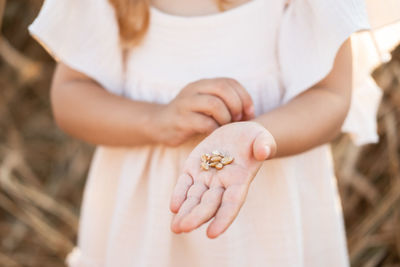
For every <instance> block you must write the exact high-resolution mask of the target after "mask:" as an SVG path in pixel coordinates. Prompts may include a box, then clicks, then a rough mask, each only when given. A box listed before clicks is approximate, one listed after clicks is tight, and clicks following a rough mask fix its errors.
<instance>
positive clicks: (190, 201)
mask: <svg viewBox="0 0 400 267" xmlns="http://www.w3.org/2000/svg"><path fill="white" fill-rule="evenodd" d="M207 189H208V187H207V186H206V185H205V184H204V183H202V182H197V183H194V184H193V185H192V186H191V187H190V188H189V191H188V193H187V198H186V200H185V201H184V202H183V204H182V205H181V207H180V209H179V212H178V213H177V214H176V215H175V217H174V218H173V220H172V224H171V230H172V231H173V232H175V233H180V232H181V229H180V227H179V224H180V221H181V220H182V218H183V217H185V216H186V215H187V214H188V213H189V212H190V211H191V210H192V209H193V208H194V207H195V206H196V205H197V204H198V203H199V202H200V199H201V196H202V195H203V193H204V192H205V191H206V190H207Z"/></svg>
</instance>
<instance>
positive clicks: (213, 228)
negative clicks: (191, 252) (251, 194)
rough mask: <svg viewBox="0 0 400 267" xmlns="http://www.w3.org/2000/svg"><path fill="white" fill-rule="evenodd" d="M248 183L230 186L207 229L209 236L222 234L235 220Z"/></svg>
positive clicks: (213, 236)
mask: <svg viewBox="0 0 400 267" xmlns="http://www.w3.org/2000/svg"><path fill="white" fill-rule="evenodd" d="M247 190H248V185H246V184H240V185H239V184H238V185H232V186H229V187H228V188H227V189H226V190H225V192H224V194H223V197H222V203H221V206H220V207H219V209H218V211H217V213H216V215H215V219H214V220H213V221H212V222H211V223H210V225H209V226H208V229H207V236H208V237H209V238H215V237H217V236H219V235H220V234H222V233H223V232H224V231H225V230H226V229H227V228H228V227H229V226H230V225H231V224H232V222H233V220H234V219H235V218H236V216H237V214H238V213H239V210H240V208H241V207H242V205H243V203H244V200H245V198H246V195H247Z"/></svg>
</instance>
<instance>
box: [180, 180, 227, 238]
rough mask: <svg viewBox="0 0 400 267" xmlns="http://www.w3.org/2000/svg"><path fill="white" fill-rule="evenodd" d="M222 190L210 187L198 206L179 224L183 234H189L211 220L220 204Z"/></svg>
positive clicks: (219, 187)
mask: <svg viewBox="0 0 400 267" xmlns="http://www.w3.org/2000/svg"><path fill="white" fill-rule="evenodd" d="M223 193H224V188H223V187H221V186H216V187H212V188H210V189H209V190H207V191H206V192H205V193H204V194H203V196H202V198H201V202H200V204H199V205H197V206H195V207H194V208H193V209H192V211H191V212H190V213H189V214H187V216H186V217H184V218H183V219H182V221H181V223H180V227H181V230H182V231H183V232H189V231H192V230H194V229H196V228H197V227H199V226H200V225H202V224H203V223H205V222H207V221H208V220H209V219H211V218H212V217H213V216H214V214H215V212H216V211H217V209H218V207H219V205H220V204H221V200H222V195H223Z"/></svg>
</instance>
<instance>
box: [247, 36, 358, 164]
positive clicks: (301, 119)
mask: <svg viewBox="0 0 400 267" xmlns="http://www.w3.org/2000/svg"><path fill="white" fill-rule="evenodd" d="M293 60H296V59H293ZM351 88H352V54H351V43H350V40H347V41H346V42H345V43H344V44H343V45H342V47H341V48H340V50H339V52H338V54H337V56H336V59H335V63H334V66H333V69H332V71H331V72H330V73H329V75H328V76H327V77H326V78H325V79H323V80H322V81H321V82H319V83H318V84H316V85H315V86H313V87H312V88H310V89H309V90H307V91H305V92H304V93H302V94H300V95H299V96H297V97H295V98H294V99H293V100H291V101H290V102H289V103H288V104H286V105H284V106H281V107H279V108H277V109H275V110H273V111H271V112H269V113H266V114H263V115H261V116H259V117H257V118H255V119H254V121H256V122H259V123H260V124H262V125H263V126H264V127H265V128H266V129H267V130H268V131H269V132H270V133H271V134H272V136H274V138H275V142H276V147H277V151H276V154H275V157H282V156H289V155H293V154H297V153H301V152H304V151H306V150H308V149H311V148H313V147H316V146H318V145H321V144H324V143H327V142H329V141H331V140H332V139H333V138H335V137H336V136H337V135H338V134H339V133H340V129H341V126H342V124H343V121H344V119H345V118H346V115H347V113H348V110H349V106H350V100H351Z"/></svg>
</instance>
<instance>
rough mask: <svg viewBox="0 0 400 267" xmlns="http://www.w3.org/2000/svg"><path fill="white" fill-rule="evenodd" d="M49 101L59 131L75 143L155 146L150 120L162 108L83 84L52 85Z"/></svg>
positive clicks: (64, 83)
mask: <svg viewBox="0 0 400 267" xmlns="http://www.w3.org/2000/svg"><path fill="white" fill-rule="evenodd" d="M51 99H52V106H53V113H54V118H55V120H56V122H57V124H58V125H59V127H60V128H61V129H63V130H64V131H65V132H67V133H69V134H70V135H72V136H74V137H76V138H78V139H81V140H84V141H86V142H88V143H91V144H95V145H109V146H135V145H143V144H152V143H155V142H157V141H156V137H155V134H156V132H157V129H155V127H156V124H155V122H154V120H153V118H154V117H156V113H157V112H158V110H159V109H160V107H161V105H158V104H154V103H147V102H139V101H132V100H129V99H126V98H123V97H120V96H117V95H114V94H111V93H109V92H107V91H106V90H105V89H103V88H101V87H100V86H99V85H98V84H96V83H93V82H91V81H84V80H70V81H67V82H62V83H59V84H55V85H53V88H52V92H51Z"/></svg>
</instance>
